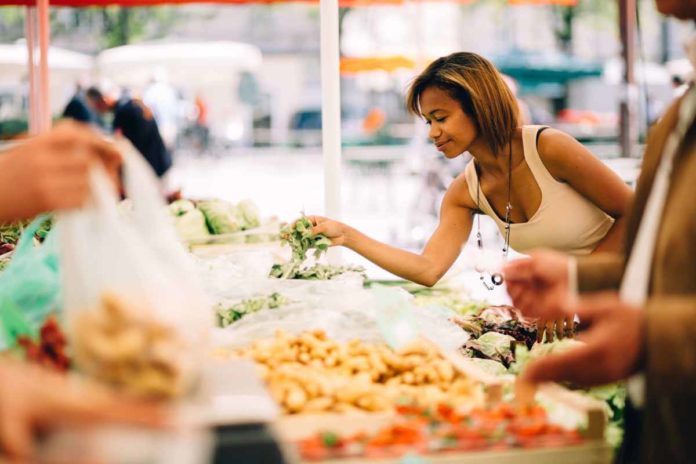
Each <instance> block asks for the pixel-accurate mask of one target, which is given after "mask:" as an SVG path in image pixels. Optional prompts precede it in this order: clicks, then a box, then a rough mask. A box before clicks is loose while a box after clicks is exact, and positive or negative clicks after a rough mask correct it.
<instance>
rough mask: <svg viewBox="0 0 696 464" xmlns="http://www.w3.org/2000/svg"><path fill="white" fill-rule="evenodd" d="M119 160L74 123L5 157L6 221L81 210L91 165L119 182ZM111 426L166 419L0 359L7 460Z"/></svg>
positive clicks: (0, 429)
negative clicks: (82, 430)
mask: <svg viewBox="0 0 696 464" xmlns="http://www.w3.org/2000/svg"><path fill="white" fill-rule="evenodd" d="M120 160H121V158H120V155H119V153H118V152H117V151H116V150H115V149H114V148H113V147H112V146H111V145H109V144H108V143H106V142H105V141H103V140H102V139H101V138H100V137H99V136H98V134H96V133H95V132H94V131H92V130H90V129H88V128H86V127H84V126H83V125H81V124H77V123H72V122H67V121H66V122H63V123H61V124H59V125H57V126H56V127H55V129H53V130H52V131H50V132H48V133H46V134H43V135H40V136H37V137H35V138H32V139H29V140H25V141H22V142H20V143H19V144H17V145H16V146H13V147H12V148H10V149H7V150H5V151H2V152H0V223H6V222H13V221H17V220H24V219H30V218H32V217H34V216H36V215H37V214H39V213H43V212H46V211H60V210H66V209H73V208H79V207H81V206H82V205H83V204H84V203H85V201H87V199H88V197H89V170H90V167H91V166H93V165H95V164H97V163H101V164H102V165H103V166H104V167H105V168H106V169H107V171H108V172H109V173H110V175H111V177H112V178H114V179H116V178H117V171H118V167H119V165H120ZM6 272H9V271H6ZM107 422H117V423H130V424H139V425H149V426H157V425H162V424H163V422H164V416H163V410H162V409H161V408H160V407H159V406H157V405H153V404H150V403H144V402H142V401H135V400H133V399H129V398H124V397H122V396H118V395H116V394H114V393H113V392H111V391H110V390H107V389H106V388H104V387H101V386H98V385H95V384H92V383H88V382H84V381H80V380H78V379H76V378H73V377H68V376H65V375H60V374H57V373H54V372H50V371H47V370H45V369H44V368H40V367H38V366H31V365H28V364H25V363H21V362H19V361H15V360H12V359H10V358H3V359H0V461H4V459H8V460H9V461H10V462H36V460H35V453H36V445H37V440H38V438H39V436H41V435H44V434H45V433H46V432H49V431H52V430H54V429H57V428H60V427H65V426H72V427H77V426H81V427H85V426H90V425H97V424H101V423H107Z"/></svg>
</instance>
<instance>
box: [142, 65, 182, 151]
mask: <svg viewBox="0 0 696 464" xmlns="http://www.w3.org/2000/svg"><path fill="white" fill-rule="evenodd" d="M143 103H145V105H146V106H147V107H148V108H149V109H150V111H151V112H152V116H153V117H154V118H155V121H156V122H157V127H158V128H159V132H160V134H161V136H162V140H163V141H164V145H165V146H166V147H167V149H168V150H169V151H170V152H171V151H172V150H173V149H174V148H175V147H176V139H177V134H178V131H179V121H178V120H179V114H180V111H179V98H178V96H177V93H176V90H175V89H174V87H172V85H171V84H170V83H169V82H168V78H167V72H166V70H165V69H164V68H157V69H155V71H154V73H153V75H152V79H151V80H150V82H149V83H148V85H147V87H146V88H145V90H144V91H143Z"/></svg>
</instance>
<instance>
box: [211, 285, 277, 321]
mask: <svg viewBox="0 0 696 464" xmlns="http://www.w3.org/2000/svg"><path fill="white" fill-rule="evenodd" d="M288 303H290V300H289V299H287V298H285V297H284V296H283V295H281V294H280V293H276V292H274V293H271V294H270V295H269V296H264V297H259V298H250V299H247V300H242V301H240V302H239V303H236V304H233V305H231V306H230V305H224V304H219V305H217V306H216V308H215V310H216V312H217V315H218V318H219V323H220V326H221V327H227V326H229V325H232V324H234V323H235V322H237V321H238V320H240V319H241V318H243V317H244V316H248V315H249V314H253V313H256V312H258V311H261V310H264V309H277V308H280V307H281V306H285V305H287V304H288Z"/></svg>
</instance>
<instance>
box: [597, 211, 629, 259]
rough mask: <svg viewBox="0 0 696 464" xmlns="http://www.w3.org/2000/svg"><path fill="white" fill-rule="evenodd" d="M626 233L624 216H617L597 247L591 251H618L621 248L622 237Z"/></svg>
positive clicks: (622, 243)
mask: <svg viewBox="0 0 696 464" xmlns="http://www.w3.org/2000/svg"><path fill="white" fill-rule="evenodd" d="M625 235H626V216H621V217H619V218H618V219H617V220H616V221H614V225H613V226H611V229H609V232H607V234H606V235H605V236H604V238H603V239H602V240H601V241H600V242H599V244H598V245H597V248H595V250H594V251H593V252H592V253H602V252H619V251H621V250H622V249H623V246H624V238H625Z"/></svg>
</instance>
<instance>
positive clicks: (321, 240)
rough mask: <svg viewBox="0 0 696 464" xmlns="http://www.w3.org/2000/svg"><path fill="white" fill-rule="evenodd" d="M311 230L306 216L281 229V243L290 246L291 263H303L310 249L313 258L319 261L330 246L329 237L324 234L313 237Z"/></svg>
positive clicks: (310, 223) (311, 227)
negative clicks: (312, 251)
mask: <svg viewBox="0 0 696 464" xmlns="http://www.w3.org/2000/svg"><path fill="white" fill-rule="evenodd" d="M312 229H313V226H312V222H311V221H310V220H309V218H307V217H306V216H302V217H301V218H300V219H298V220H297V221H295V223H294V224H289V225H286V226H285V227H283V228H282V229H281V231H280V239H281V242H282V243H283V244H287V245H289V246H290V249H291V250H292V261H296V262H299V263H302V262H304V260H305V259H307V251H309V250H310V249H314V258H316V259H319V258H320V257H321V255H322V254H323V253H325V252H326V251H327V250H328V249H329V247H330V246H331V239H329V237H327V236H326V235H324V234H316V235H314V234H313V233H312Z"/></svg>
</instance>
